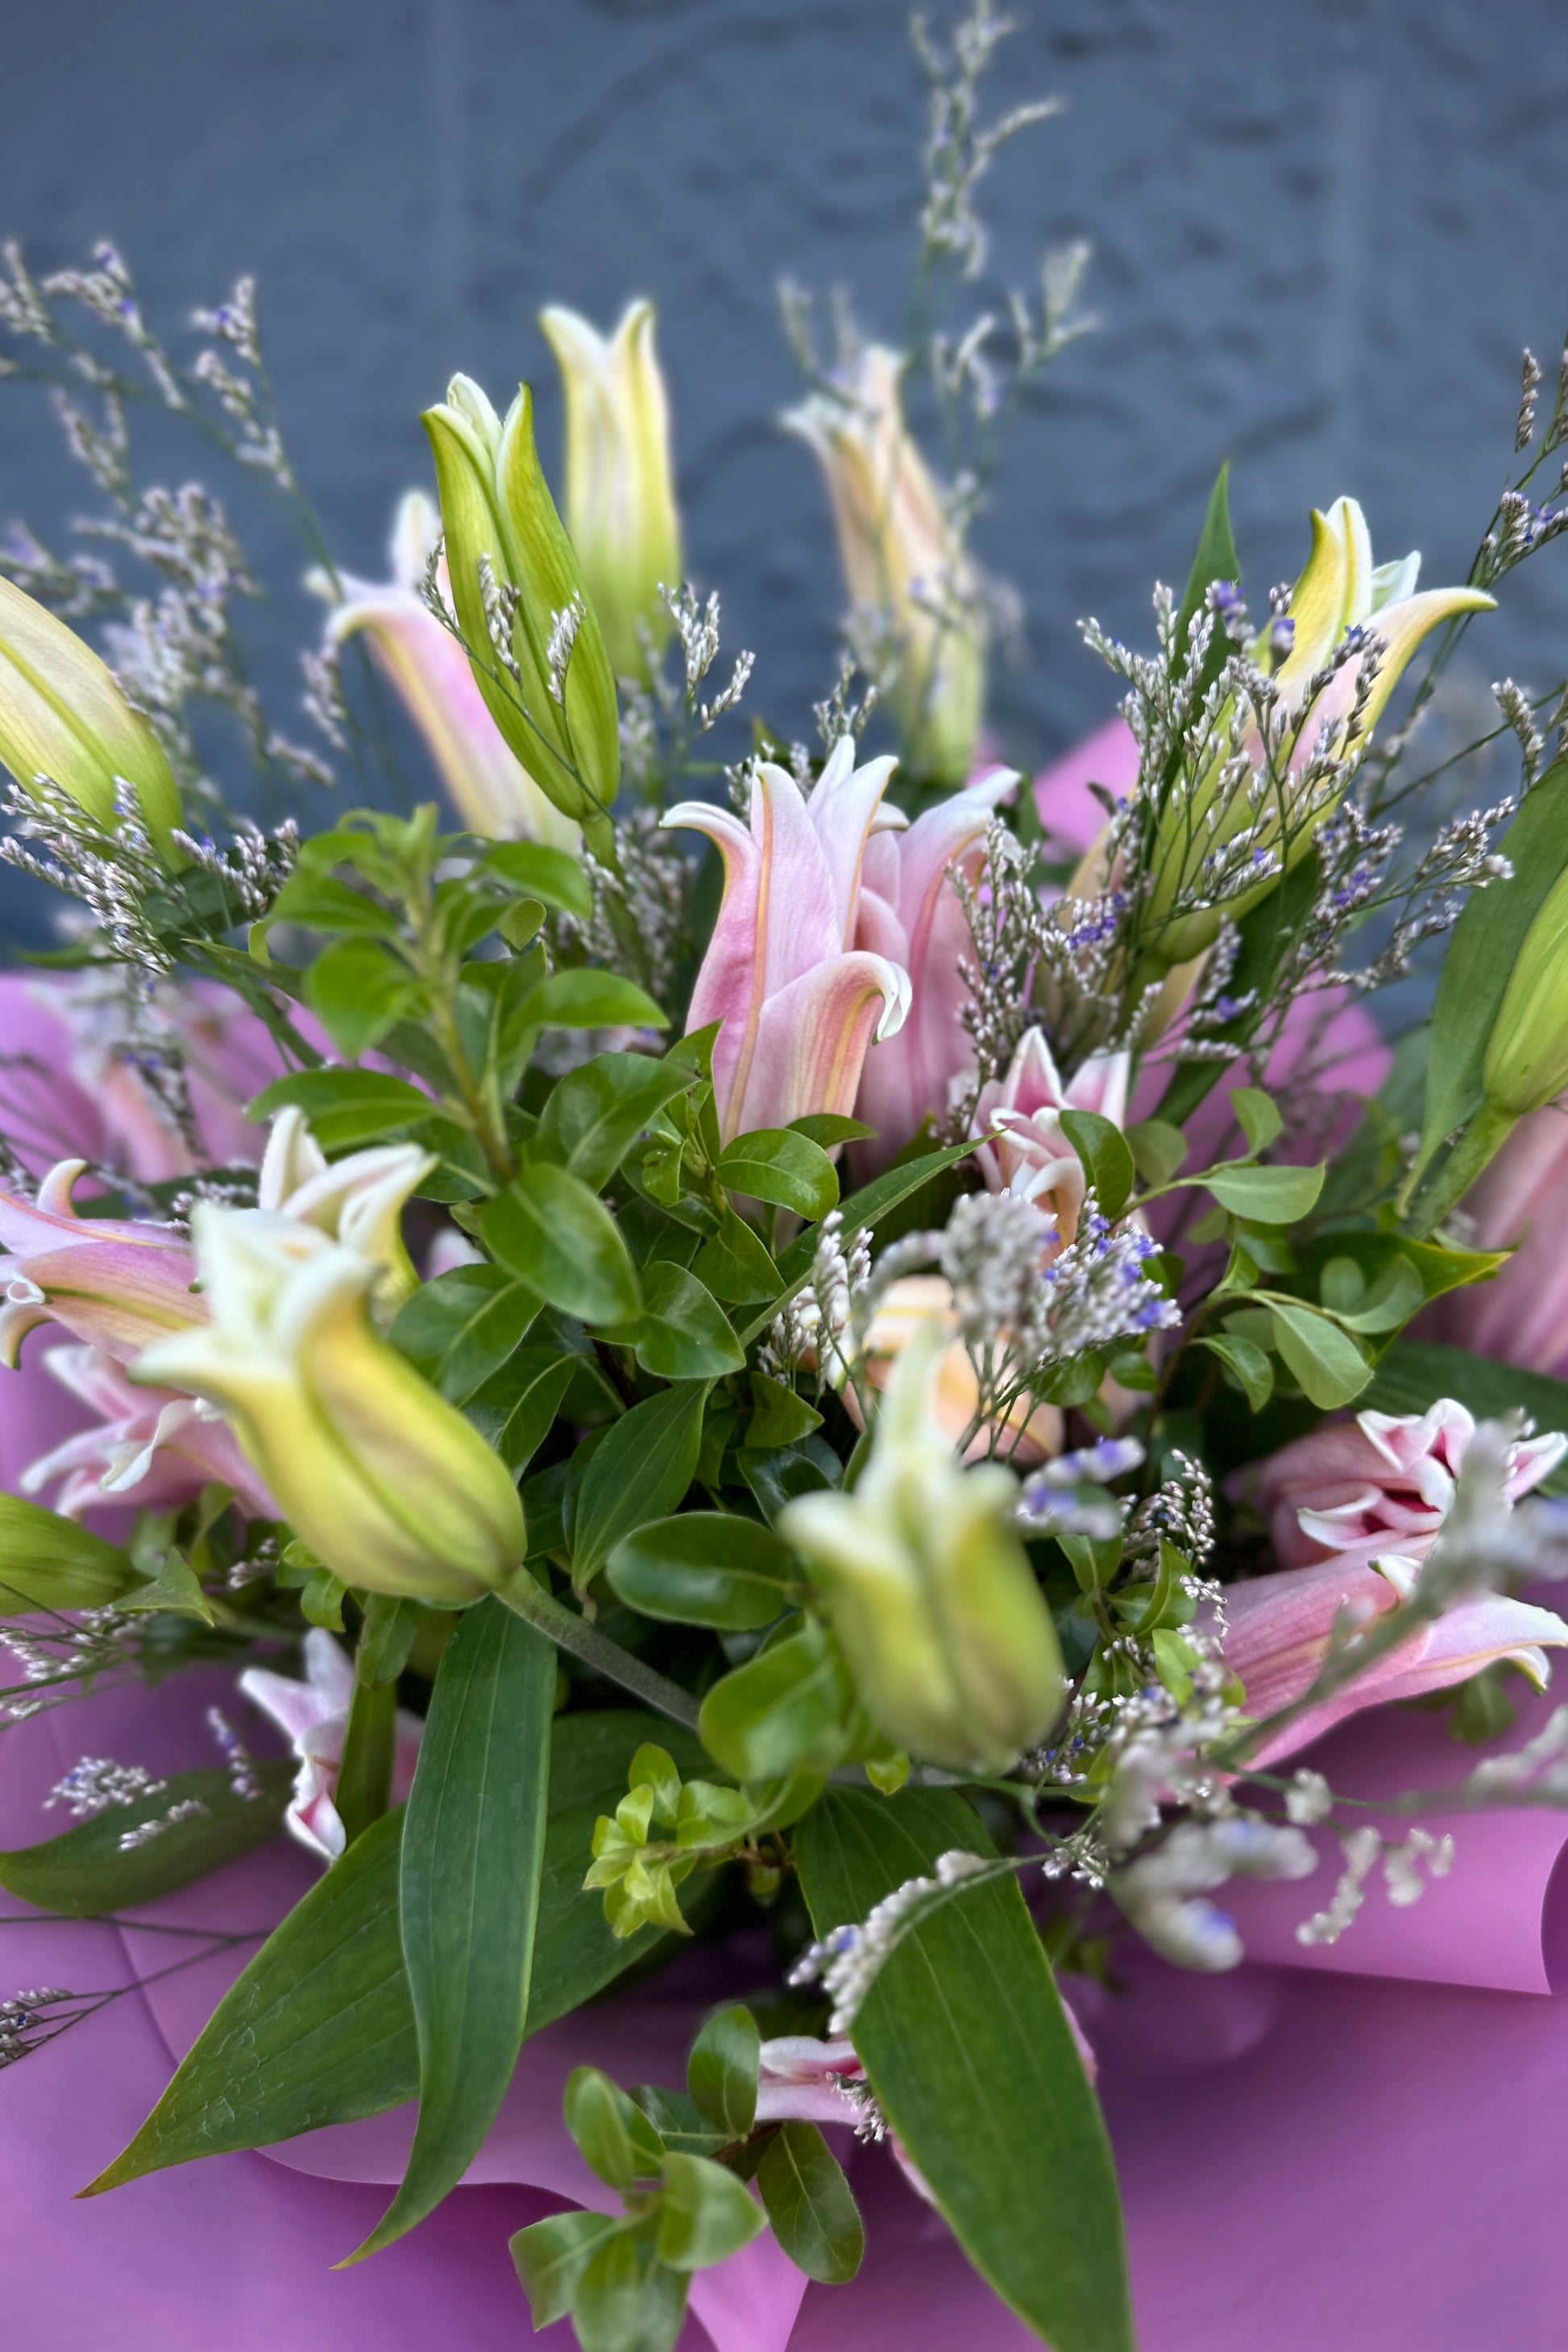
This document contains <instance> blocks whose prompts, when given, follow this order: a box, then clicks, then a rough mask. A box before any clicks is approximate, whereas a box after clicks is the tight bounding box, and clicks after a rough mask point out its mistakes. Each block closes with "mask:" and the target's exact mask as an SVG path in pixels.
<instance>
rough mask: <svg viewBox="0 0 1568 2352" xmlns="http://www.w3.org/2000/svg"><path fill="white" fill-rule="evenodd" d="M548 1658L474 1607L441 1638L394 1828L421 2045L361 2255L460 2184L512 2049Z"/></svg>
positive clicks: (551, 1676) (491, 1613)
mask: <svg viewBox="0 0 1568 2352" xmlns="http://www.w3.org/2000/svg"><path fill="white" fill-rule="evenodd" d="M554 1699H555V1652H554V1649H553V1647H552V1644H551V1643H549V1642H547V1641H545V1640H544V1638H543V1637H542V1635H541V1634H539V1633H535V1632H534V1630H533V1628H532V1627H531V1625H528V1624H525V1623H524V1622H523V1621H522V1620H521V1618H519V1617H516V1616H514V1615H513V1613H512V1612H510V1610H507V1609H503V1608H502V1607H501V1605H500V1601H493V1600H492V1601H480V1602H479V1605H478V1607H477V1608H473V1609H470V1610H468V1612H467V1613H466V1614H465V1616H464V1617H463V1619H462V1621H461V1622H460V1623H459V1624H458V1630H457V1632H456V1633H454V1634H453V1636H452V1638H451V1641H450V1642H449V1643H447V1649H446V1653H445V1654H444V1655H443V1657H442V1660H441V1668H440V1672H439V1673H438V1675H437V1677H436V1687H435V1691H434V1693H433V1695H432V1697H431V1701H430V1715H429V1719H428V1721H427V1722H426V1727H425V1737H424V1739H423V1740H422V1741H421V1743H420V1748H419V1763H418V1767H417V1769H416V1772H415V1776H414V1787H413V1790H411V1792H410V1795H409V1799H408V1808H407V1814H406V1818H405V1823H404V1831H403V1860H402V1869H401V1874H400V1885H399V1899H400V1903H401V1907H402V1914H403V1956H404V1960H405V1965H406V1967H407V1970H408V1989H409V1993H410V1995H411V1997H412V2000H413V2003H414V2020H415V2026H416V2031H417V2033H418V2037H419V2121H418V2124H417V2126H416V2129H415V2134H414V2145H413V2147H412V2148H411V2149H410V2150H409V2156H408V2169H407V2171H406V2172H405V2175H404V2178H403V2183H402V2186H401V2187H400V2189H398V2191H397V2194H396V2196H395V2198H394V2199H393V2200H392V2203H391V2205H390V2206H389V2207H388V2209H387V2210H386V2212H385V2214H384V2216H383V2218H382V2220H381V2221H379V2222H378V2223H377V2225H376V2227H375V2228H374V2230H373V2231H372V2232H371V2234H370V2236H369V2237H368V2238H367V2239H366V2240H365V2242H364V2244H363V2246H362V2247H361V2248H360V2249H359V2253H358V2254H357V2255H355V2256H354V2257H353V2259H354V2260H356V2261H357V2260H359V2259H360V2258H361V2257H363V2255H365V2254H370V2253H374V2252H377V2251H378V2250H379V2249H380V2248H381V2247H383V2246H386V2245H390V2244H391V2243H392V2242H393V2241H394V2239H396V2238H400V2237H402V2236H403V2234H404V2232H405V2231H407V2230H411V2229H412V2228H413V2227H414V2224H415V2223H416V2221H422V2220H423V2219H424V2217H425V2215H426V2213H428V2212H429V2211H430V2210H432V2208H433V2207H434V2206H436V2205H437V2204H439V2202H440V2200H441V2199H442V2198H443V2197H445V2196H446V2194H447V2190H448V2189H454V2188H456V2186H457V2184H458V2181H459V2180H460V2179H462V2177H463V2173H464V2170H465V2168H466V2167H467V2166H468V2162H469V2160H470V2158H472V2157H473V2156H474V2154H475V2153H476V2151H477V2150H478V2148H479V2144H480V2142H481V2141H482V2140H483V2138H484V2136H485V2134H486V2132H487V2131H489V2127H490V2125H491V2124H492V2123H493V2122H494V2120H495V2116H496V2110H497V2109H498V2107H499V2106H500V2103H501V2098H502V2096H503V2095H504V2093H505V2090H506V2086H507V2084H508V2083H509V2082H510V2079H511V2071H512V2068H513V2066H514V2065H515V2064H516V2063H517V2053H518V2051H519V2049H520V2048H521V2042H522V2032H523V2024H524V2021H525V2019H526V2018H527V2015H528V1990H529V1978H530V1975H531V1969H532V1965H533V1937H534V1927H535V1923H536V1921H537V1918H538V1915H539V1882H540V1874H541V1871H542V1866H543V1861H544V1822H545V1806H546V1799H547V1794H548V1789H549V1779H550V1722H551V1714H552V1707H553V1705H554Z"/></svg>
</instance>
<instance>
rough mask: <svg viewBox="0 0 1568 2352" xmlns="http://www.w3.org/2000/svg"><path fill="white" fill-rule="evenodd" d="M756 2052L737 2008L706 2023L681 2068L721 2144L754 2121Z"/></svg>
mask: <svg viewBox="0 0 1568 2352" xmlns="http://www.w3.org/2000/svg"><path fill="white" fill-rule="evenodd" d="M762 2046H763V2045H762V2037H761V2035H760V2034H759V2033H758V2032H757V2021H756V2019H755V2018H754V2017H753V2016H752V2012H751V2011H750V2010H749V2009H745V2008H742V2006H740V2005H739V2004H737V2005H736V2006H735V2007H734V2008H732V2009H721V2010H719V2011H717V2012H716V2013H715V2015H713V2016H712V2017H710V2019H709V2020H708V2022H707V2024H706V2025H705V2026H704V2027H703V2028H702V2031H701V2032H700V2034H699V2035H698V2037H697V2041H696V2043H695V2045H694V2047H693V2049H692V2053H691V2055H690V2057H689V2059H688V2060H687V2062H686V2087H687V2089H688V2090H689V2092H690V2094H691V2095H692V2097H693V2098H694V2099H695V2100H696V2102H697V2105H698V2107H699V2108H700V2111H701V2113H702V2114H703V2115H704V2116H706V2117H707V2119H708V2121H709V2122H710V2124H711V2125H713V2126H714V2127H715V2129H716V2130H720V2131H722V2133H723V2134H724V2137H725V2138H726V2139H744V2138H745V2137H746V2135H747V2133H748V2132H749V2131H750V2130H751V2128H752V2125H753V2123H755V2121H756V2117H757V2069H758V2067H759V2066H760V2064H761V2063H762V2055H761V2053H762ZM665 2259H666V2260H667V2261H668V2259H669V2257H668V2255H667V2256H666V2258H665Z"/></svg>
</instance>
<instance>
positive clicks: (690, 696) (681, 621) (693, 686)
mask: <svg viewBox="0 0 1568 2352" xmlns="http://www.w3.org/2000/svg"><path fill="white" fill-rule="evenodd" d="M658 597H659V602H660V604H662V605H663V606H664V608H665V610H666V612H667V613H668V614H669V617H670V619H671V620H672V621H673V622H674V623H675V629H676V635H677V637H678V638H679V644H680V653H681V661H682V664H683V667H684V670H685V677H686V686H685V698H686V707H687V709H689V710H690V711H692V712H693V713H694V714H695V716H696V719H697V731H698V733H699V734H700V735H706V734H707V732H708V730H709V729H710V727H713V726H715V725H716V724H717V723H718V721H719V720H720V719H721V718H722V717H723V716H724V714H725V712H726V711H728V710H733V709H734V708H735V705H736V704H737V703H738V702H739V701H740V699H741V697H742V694H743V693H744V692H745V690H746V681H747V680H748V678H749V677H751V675H752V668H753V667H754V666H755V662H756V656H755V655H754V654H751V653H742V654H741V655H739V656H737V658H736V662H735V667H734V669H733V671H732V672H731V677H730V683H729V684H728V686H725V687H721V688H720V690H719V692H718V693H717V694H716V695H715V696H714V698H713V699H712V701H711V702H700V701H699V700H698V697H697V689H698V688H699V687H700V685H701V683H702V681H703V679H704V678H705V677H707V675H708V673H709V671H710V669H711V668H712V667H713V664H714V662H715V661H716V660H717V659H718V657H719V598H718V593H717V592H716V591H715V592H714V593H710V596H709V598H708V601H707V603H706V604H699V602H698V599H697V592H696V590H695V589H694V588H692V587H691V586H690V585H689V583H683V584H682V586H681V587H680V588H679V590H677V589H673V588H667V587H666V586H665V585H664V584H663V583H662V582H661V583H660V584H659V591H658Z"/></svg>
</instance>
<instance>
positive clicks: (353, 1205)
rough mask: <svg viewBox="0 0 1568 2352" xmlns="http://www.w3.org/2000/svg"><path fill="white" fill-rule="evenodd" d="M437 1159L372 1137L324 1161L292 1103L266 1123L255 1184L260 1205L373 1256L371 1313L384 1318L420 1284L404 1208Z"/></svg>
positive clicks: (301, 1114)
mask: <svg viewBox="0 0 1568 2352" xmlns="http://www.w3.org/2000/svg"><path fill="white" fill-rule="evenodd" d="M435 1165H436V1160H435V1156H434V1154H433V1153H431V1152H428V1151H421V1150H420V1149H419V1146H418V1145H417V1144H416V1143H383V1144H373V1145H372V1146H371V1147H370V1148H369V1150H364V1151H351V1152H348V1153H347V1154H345V1156H344V1157H343V1158H342V1160H331V1161H329V1160H328V1158H327V1155H326V1153H325V1152H324V1151H323V1150H321V1145H320V1144H319V1143H318V1142H317V1140H316V1139H315V1137H314V1136H313V1135H312V1134H311V1132H310V1123H309V1121H308V1120H307V1119H306V1117H305V1114H304V1112H303V1111H302V1110H300V1109H299V1108H297V1107H296V1106H295V1105H293V1104H290V1105H289V1106H288V1107H287V1108H285V1109H283V1110H280V1111H279V1113H278V1115H277V1117H276V1118H274V1120H273V1122H272V1132H271V1134H270V1135H269V1136H268V1139H267V1150H266V1152H265V1154H264V1156H263V1158H262V1162H261V1172H260V1174H259V1176H258V1179H257V1184H256V1205H257V1207H258V1209H271V1210H275V1211H276V1212H277V1213H279V1215H280V1216H285V1217H296V1218H298V1219H299V1220H300V1223H303V1224H308V1225H314V1226H316V1227H317V1228H318V1230H319V1231H320V1232H321V1233H323V1234H326V1235H327V1236H328V1238H329V1240H331V1241H335V1242H342V1243H344V1244H346V1245H347V1247H348V1248H350V1249H354V1250H358V1251H359V1253H360V1255H361V1256H362V1257H368V1258H374V1261H375V1264H376V1267H377V1279H376V1282H375V1285H374V1291H373V1293H372V1303H373V1305H374V1309H375V1314H376V1319H377V1320H378V1321H379V1322H380V1323H382V1324H383V1325H384V1324H387V1323H390V1322H391V1320H392V1318H393V1317H394V1316H395V1314H396V1312H397V1310H398V1308H399V1307H401V1306H402V1304H403V1302H404V1300H405V1298H406V1297H408V1294H409V1292H410V1291H411V1290H414V1289H416V1287H417V1286H418V1280H419V1277H418V1276H417V1275H416V1273H415V1271H414V1263H413V1260H412V1259H411V1258H410V1256H409V1255H408V1252H407V1249H406V1248H405V1245H404V1240H403V1211H404V1208H405V1204H406V1202H407V1200H408V1196H409V1194H410V1193H411V1192H413V1191H414V1188H415V1186H416V1184H418V1183H419V1182H420V1181H422V1180H423V1179H424V1178H425V1177H426V1176H427V1175H428V1174H429V1173H430V1171H431V1169H432V1168H434V1167H435Z"/></svg>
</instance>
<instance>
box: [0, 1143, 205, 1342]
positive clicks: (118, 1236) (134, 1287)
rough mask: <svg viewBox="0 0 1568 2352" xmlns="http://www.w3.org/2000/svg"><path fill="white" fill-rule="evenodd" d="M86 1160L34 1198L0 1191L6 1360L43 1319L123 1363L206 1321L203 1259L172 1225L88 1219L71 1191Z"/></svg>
mask: <svg viewBox="0 0 1568 2352" xmlns="http://www.w3.org/2000/svg"><path fill="white" fill-rule="evenodd" d="M86 1171H87V1161H86V1160H59V1161H58V1162H57V1163H56V1165H55V1166H54V1167H53V1168H51V1169H50V1171H49V1172H48V1174H47V1176H46V1177H45V1178H44V1180H43V1182H42V1183H41V1184H40V1185H39V1187H38V1194H37V1200H36V1201H28V1200H26V1199H25V1198H24V1197H23V1195H22V1194H21V1193H19V1192H10V1191H5V1190H0V1244H4V1245H5V1249H6V1250H7V1251H8V1252H9V1253H10V1255H9V1256H8V1257H7V1258H6V1259H5V1261H4V1262H0V1282H3V1284H4V1291H3V1300H4V1303H3V1304H0V1363H5V1364H9V1365H10V1366H11V1367H12V1368H13V1369H14V1368H15V1366H16V1353H17V1349H19V1348H20V1347H21V1344H22V1341H23V1340H24V1339H26V1335H27V1333H28V1332H29V1331H31V1330H33V1329H34V1328H36V1326H37V1325H38V1324H40V1323H49V1322H54V1323H61V1324H63V1325H64V1326H65V1328H66V1329H67V1330H68V1331H70V1332H73V1333H74V1334H75V1336H76V1337H77V1338H78V1339H86V1340H88V1341H89V1342H90V1344H91V1345H92V1346H93V1347H95V1348H101V1349H103V1350H104V1352H105V1353H106V1354H107V1355H110V1356H113V1357H116V1358H117V1359H118V1360H120V1361H121V1363H130V1362H131V1360H132V1358H133V1357H135V1356H137V1355H139V1354H140V1353H141V1351H142V1349H143V1348H146V1347H150V1346H151V1345H152V1343H153V1340H154V1339H165V1338H166V1337H167V1336H168V1334H169V1333H170V1332H171V1331H181V1330H184V1329H185V1328H187V1327H188V1326H189V1325H190V1324H193V1323H200V1322H203V1321H205V1317H206V1309H205V1307H204V1306H203V1305H202V1303H201V1301H200V1299H199V1298H197V1297H195V1294H194V1293H193V1291H192V1288H191V1285H192V1283H193V1282H194V1281H195V1276H196V1262H195V1257H194V1255H192V1253H191V1250H190V1248H189V1247H188V1245H187V1244H186V1243H185V1242H184V1241H183V1240H182V1238H181V1237H180V1235H179V1234H177V1233H176V1232H175V1230H174V1227H173V1226H172V1225H158V1224H153V1223H142V1221H141V1220H139V1219H134V1218H127V1219H121V1218H115V1217H83V1216H80V1215H79V1214H78V1213H77V1209H76V1207H75V1204H74V1202H73V1201H72V1199H71V1193H72V1190H73V1188H74V1187H75V1185H76V1183H77V1181H78V1180H79V1178H80V1177H81V1176H82V1175H84V1174H85V1173H86Z"/></svg>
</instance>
